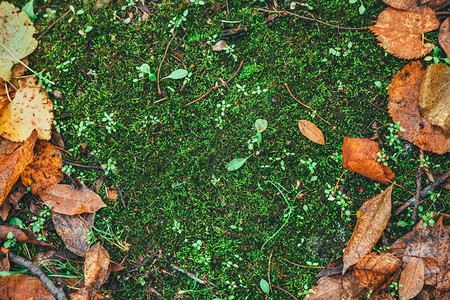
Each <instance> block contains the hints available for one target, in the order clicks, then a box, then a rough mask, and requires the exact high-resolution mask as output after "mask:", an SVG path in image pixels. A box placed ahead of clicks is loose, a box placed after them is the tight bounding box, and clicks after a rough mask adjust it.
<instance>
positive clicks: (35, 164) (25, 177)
mask: <svg viewBox="0 0 450 300" xmlns="http://www.w3.org/2000/svg"><path fill="white" fill-rule="evenodd" d="M34 152H35V155H34V160H33V161H32V162H31V163H30V164H29V165H28V166H27V167H26V168H25V170H23V172H22V174H21V175H20V177H21V179H22V183H23V185H24V186H29V187H31V192H32V193H33V194H38V193H40V192H42V191H43V190H45V189H47V188H48V187H51V186H52V185H55V184H57V183H59V182H61V180H63V179H64V175H63V173H62V172H61V168H62V167H63V162H62V154H61V151H60V150H59V149H57V148H56V147H55V146H53V145H52V144H51V143H50V142H48V141H44V140H38V141H37V142H36V145H35V146H34Z"/></svg>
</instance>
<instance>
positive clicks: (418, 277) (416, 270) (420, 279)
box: [398, 257, 425, 300]
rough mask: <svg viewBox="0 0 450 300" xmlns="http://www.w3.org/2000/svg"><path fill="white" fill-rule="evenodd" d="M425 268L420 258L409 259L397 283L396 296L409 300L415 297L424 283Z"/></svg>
mask: <svg viewBox="0 0 450 300" xmlns="http://www.w3.org/2000/svg"><path fill="white" fill-rule="evenodd" d="M424 274H425V266H424V263H423V260H422V258H420V257H409V259H408V262H407V263H406V266H405V268H404V269H403V271H402V274H401V275H400V280H399V282H398V285H399V289H398V296H399V298H400V299H403V298H404V299H405V300H409V299H412V298H414V297H415V296H417V294H419V293H420V291H421V290H422V288H423V285H424V282H425V275H424Z"/></svg>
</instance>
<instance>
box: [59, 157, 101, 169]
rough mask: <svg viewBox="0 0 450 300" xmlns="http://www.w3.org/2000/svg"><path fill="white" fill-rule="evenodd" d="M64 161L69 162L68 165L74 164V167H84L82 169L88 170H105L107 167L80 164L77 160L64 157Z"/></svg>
mask: <svg viewBox="0 0 450 300" xmlns="http://www.w3.org/2000/svg"><path fill="white" fill-rule="evenodd" d="M64 163H65V164H68V165H72V166H74V167H78V168H82V169H87V170H99V171H105V169H103V168H102V167H98V166H87V165H80V164H77V163H76V162H73V161H70V160H67V159H64Z"/></svg>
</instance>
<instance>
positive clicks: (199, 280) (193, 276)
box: [171, 265, 207, 284]
mask: <svg viewBox="0 0 450 300" xmlns="http://www.w3.org/2000/svg"><path fill="white" fill-rule="evenodd" d="M171 266H172V268H174V269H175V270H177V271H178V272H181V273H183V274H184V275H186V276H187V277H189V278H191V279H194V280H195V281H197V282H198V283H200V284H207V282H206V281H204V280H201V279H200V278H198V277H197V276H195V275H194V274H192V273H189V272H188V271H185V270H183V269H182V268H180V267H177V266H175V265H171Z"/></svg>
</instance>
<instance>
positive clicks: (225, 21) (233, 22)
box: [222, 20, 241, 24]
mask: <svg viewBox="0 0 450 300" xmlns="http://www.w3.org/2000/svg"><path fill="white" fill-rule="evenodd" d="M222 23H228V24H239V23H241V21H227V20H222Z"/></svg>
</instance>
